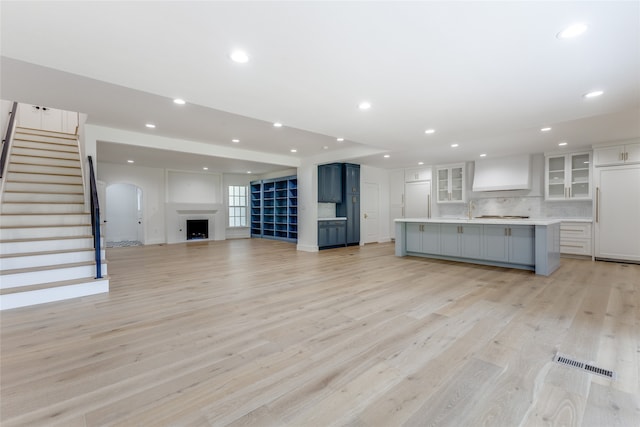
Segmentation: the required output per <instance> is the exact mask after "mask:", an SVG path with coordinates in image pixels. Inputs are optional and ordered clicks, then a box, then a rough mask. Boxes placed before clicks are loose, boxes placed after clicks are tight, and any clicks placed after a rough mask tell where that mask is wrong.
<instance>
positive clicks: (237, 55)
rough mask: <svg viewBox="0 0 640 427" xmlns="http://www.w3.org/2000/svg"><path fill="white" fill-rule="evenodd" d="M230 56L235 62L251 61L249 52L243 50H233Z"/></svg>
mask: <svg viewBox="0 0 640 427" xmlns="http://www.w3.org/2000/svg"><path fill="white" fill-rule="evenodd" d="M229 57H230V58H231V60H232V61H233V62H237V63H239V64H244V63H245V62H249V55H247V53H246V52H244V51H242V50H234V51H233V52H231V55H229Z"/></svg>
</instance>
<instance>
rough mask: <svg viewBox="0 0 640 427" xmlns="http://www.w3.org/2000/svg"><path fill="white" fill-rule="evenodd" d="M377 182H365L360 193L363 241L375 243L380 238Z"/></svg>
mask: <svg viewBox="0 0 640 427" xmlns="http://www.w3.org/2000/svg"><path fill="white" fill-rule="evenodd" d="M379 191H380V189H379V186H378V184H377V183H372V182H365V183H364V194H363V195H362V203H363V204H364V206H363V211H364V213H363V218H364V243H365V244H366V243H377V242H378V241H379V240H380V224H379V214H378V212H379V210H380V195H379Z"/></svg>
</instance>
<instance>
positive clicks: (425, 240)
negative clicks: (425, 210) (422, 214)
mask: <svg viewBox="0 0 640 427" xmlns="http://www.w3.org/2000/svg"><path fill="white" fill-rule="evenodd" d="M422 252H424V253H426V254H433V255H438V254H439V253H440V224H432V223H426V224H424V225H423V227H422Z"/></svg>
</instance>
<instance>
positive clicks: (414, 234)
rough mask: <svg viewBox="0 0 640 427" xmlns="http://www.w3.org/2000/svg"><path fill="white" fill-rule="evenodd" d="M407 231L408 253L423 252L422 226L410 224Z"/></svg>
mask: <svg viewBox="0 0 640 427" xmlns="http://www.w3.org/2000/svg"><path fill="white" fill-rule="evenodd" d="M406 230H407V231H406V236H405V239H406V240H405V241H406V242H407V252H422V224H416V223H413V222H410V223H408V224H407V226H406Z"/></svg>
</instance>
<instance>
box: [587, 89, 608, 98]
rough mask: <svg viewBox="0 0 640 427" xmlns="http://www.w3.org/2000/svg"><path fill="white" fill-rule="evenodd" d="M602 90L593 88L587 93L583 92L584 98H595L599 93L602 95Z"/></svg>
mask: <svg viewBox="0 0 640 427" xmlns="http://www.w3.org/2000/svg"><path fill="white" fill-rule="evenodd" d="M603 93H604V92H603V91H601V90H594V91H593V92H589V93H585V94H584V95H583V96H584V97H585V98H596V97H598V96H600V95H602V94H603Z"/></svg>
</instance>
